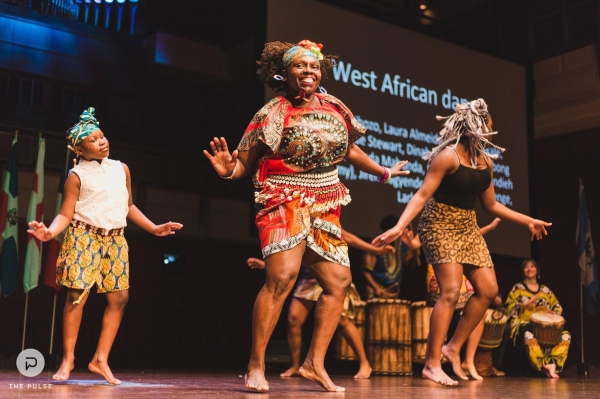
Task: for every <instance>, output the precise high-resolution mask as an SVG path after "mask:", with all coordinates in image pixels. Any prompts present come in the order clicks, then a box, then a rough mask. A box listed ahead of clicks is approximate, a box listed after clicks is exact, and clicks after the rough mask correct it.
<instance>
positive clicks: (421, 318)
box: [411, 301, 433, 363]
mask: <svg viewBox="0 0 600 399" xmlns="http://www.w3.org/2000/svg"><path fill="white" fill-rule="evenodd" d="M411 307H412V317H411V328H412V361H413V363H425V360H426V358H427V337H429V322H430V319H431V311H432V310H433V308H432V307H431V306H427V303H426V302H425V301H419V302H413V303H412V305H411Z"/></svg>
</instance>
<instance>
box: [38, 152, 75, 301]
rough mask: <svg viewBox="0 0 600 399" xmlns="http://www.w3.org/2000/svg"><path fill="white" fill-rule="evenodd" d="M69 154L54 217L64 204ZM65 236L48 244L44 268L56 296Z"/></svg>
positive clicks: (61, 178) (56, 238)
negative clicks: (59, 257) (61, 247)
mask: <svg viewBox="0 0 600 399" xmlns="http://www.w3.org/2000/svg"><path fill="white" fill-rule="evenodd" d="M69 154H70V150H67V160H66V162H65V165H64V167H63V170H62V173H61V175H60V181H59V183H58V195H57V197H56V212H55V213H54V216H55V217H56V215H58V213H59V212H60V208H61V206H62V202H63V192H64V189H65V180H67V172H68V169H69V159H70V158H69ZM63 236H64V234H63V233H61V234H59V235H57V236H56V237H54V238H53V239H52V240H50V241H49V242H48V247H47V249H48V251H47V254H46V265H45V266H44V284H46V285H47V286H49V287H50V288H52V289H53V290H54V294H58V292H59V291H60V285H58V284H56V259H57V258H58V254H59V252H60V246H61V244H62V240H63Z"/></svg>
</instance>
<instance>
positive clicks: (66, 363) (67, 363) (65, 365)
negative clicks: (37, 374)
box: [52, 358, 74, 381]
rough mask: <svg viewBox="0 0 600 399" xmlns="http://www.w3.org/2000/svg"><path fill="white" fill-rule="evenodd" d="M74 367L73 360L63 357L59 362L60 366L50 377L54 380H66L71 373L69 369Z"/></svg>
mask: <svg viewBox="0 0 600 399" xmlns="http://www.w3.org/2000/svg"><path fill="white" fill-rule="evenodd" d="M73 367H74V360H73V359H72V360H67V359H65V358H63V360H62V363H61V364H60V367H59V368H58V371H57V372H56V374H54V375H53V376H52V379H53V380H55V381H66V380H68V379H69V376H70V375H71V370H73Z"/></svg>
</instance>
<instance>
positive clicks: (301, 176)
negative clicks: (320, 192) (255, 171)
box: [267, 168, 340, 187]
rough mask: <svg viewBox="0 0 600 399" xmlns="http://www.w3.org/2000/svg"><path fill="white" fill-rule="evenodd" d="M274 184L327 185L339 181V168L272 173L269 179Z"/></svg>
mask: <svg viewBox="0 0 600 399" xmlns="http://www.w3.org/2000/svg"><path fill="white" fill-rule="evenodd" d="M267 181H268V182H269V183H273V184H277V183H279V184H289V185H294V186H303V187H327V186H332V185H334V184H336V183H339V181H340V179H339V177H338V170H337V168H334V169H333V170H331V171H329V172H325V173H290V174H274V175H270V176H269V177H268V180H267Z"/></svg>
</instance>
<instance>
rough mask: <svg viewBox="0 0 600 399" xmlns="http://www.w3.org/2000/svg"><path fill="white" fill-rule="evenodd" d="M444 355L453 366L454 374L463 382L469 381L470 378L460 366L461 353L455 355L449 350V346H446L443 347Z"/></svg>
mask: <svg viewBox="0 0 600 399" xmlns="http://www.w3.org/2000/svg"><path fill="white" fill-rule="evenodd" d="M442 354H443V355H444V357H445V358H446V359H448V361H449V362H450V363H451V364H452V371H454V374H456V376H457V377H458V378H460V379H461V380H465V381H468V380H469V377H467V376H466V375H465V373H463V371H462V367H461V366H460V353H455V352H453V351H452V350H451V349H449V348H448V346H447V345H444V346H442Z"/></svg>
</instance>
